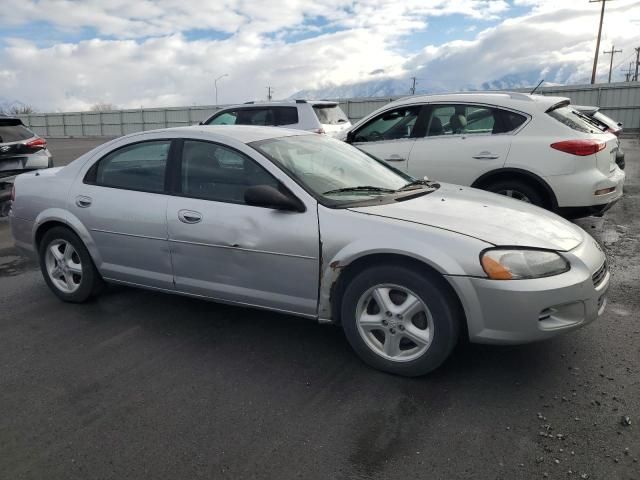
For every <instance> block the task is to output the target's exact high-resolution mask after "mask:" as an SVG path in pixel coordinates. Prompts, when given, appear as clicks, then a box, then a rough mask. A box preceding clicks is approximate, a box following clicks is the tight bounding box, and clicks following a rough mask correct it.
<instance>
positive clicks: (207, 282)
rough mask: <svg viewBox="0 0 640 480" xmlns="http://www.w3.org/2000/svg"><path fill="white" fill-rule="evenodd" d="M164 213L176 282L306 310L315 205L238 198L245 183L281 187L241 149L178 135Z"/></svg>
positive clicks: (314, 258)
mask: <svg viewBox="0 0 640 480" xmlns="http://www.w3.org/2000/svg"><path fill="white" fill-rule="evenodd" d="M178 177H179V179H178V182H177V183H178V185H177V192H176V194H175V195H174V196H172V197H171V198H170V199H169V204H168V209H167V219H168V227H169V242H170V245H171V256H172V259H173V268H174V273H175V284H176V289H177V290H179V291H183V292H186V293H191V294H196V295H202V296H206V297H210V298H215V299H218V300H223V301H230V302H235V303H241V304H248V305H256V306H261V307H267V308H272V309H276V310H280V311H287V312H294V313H298V314H303V315H310V316H314V315H315V314H316V309H317V297H318V281H319V234H318V218H317V208H316V206H315V205H314V206H313V208H307V210H306V211H305V212H302V213H300V212H289V211H280V210H274V209H270V208H262V207H255V206H250V205H246V204H245V202H244V191H245V190H246V189H247V188H248V187H250V186H253V185H271V186H274V187H276V188H282V187H281V185H280V182H279V181H278V180H277V179H276V178H274V177H273V176H272V175H271V174H270V173H268V172H267V171H266V170H265V169H264V168H263V167H261V166H260V165H259V164H258V162H256V161H255V160H253V159H251V158H249V157H248V156H247V155H245V154H243V153H241V152H239V151H237V150H233V149H231V148H229V147H226V146H222V145H219V144H216V143H211V142H206V141H198V140H185V141H184V145H183V148H182V156H181V165H180V168H179V174H178Z"/></svg>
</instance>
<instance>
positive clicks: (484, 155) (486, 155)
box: [472, 150, 500, 160]
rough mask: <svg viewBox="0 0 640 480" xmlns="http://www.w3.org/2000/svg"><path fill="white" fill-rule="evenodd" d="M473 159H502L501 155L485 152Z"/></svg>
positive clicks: (477, 154)
mask: <svg viewBox="0 0 640 480" xmlns="http://www.w3.org/2000/svg"><path fill="white" fill-rule="evenodd" d="M472 158H475V159H478V160H495V159H496V158H500V155H498V154H497V153H491V152H487V151H486V150H485V151H484V152H480V153H476V154H475V155H474V156H473V157H472Z"/></svg>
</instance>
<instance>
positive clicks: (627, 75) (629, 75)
mask: <svg viewBox="0 0 640 480" xmlns="http://www.w3.org/2000/svg"><path fill="white" fill-rule="evenodd" d="M624 76H625V79H624V81H625V82H630V81H631V79H633V62H629V69H628V70H627V71H626V72H624Z"/></svg>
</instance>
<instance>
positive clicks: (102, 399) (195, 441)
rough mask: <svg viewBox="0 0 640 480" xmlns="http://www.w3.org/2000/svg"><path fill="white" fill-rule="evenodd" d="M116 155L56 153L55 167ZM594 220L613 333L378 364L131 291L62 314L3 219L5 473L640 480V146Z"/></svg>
mask: <svg viewBox="0 0 640 480" xmlns="http://www.w3.org/2000/svg"><path fill="white" fill-rule="evenodd" d="M101 141H104V140H102V139H90V140H86V139H83V140H77V139H76V140H52V141H50V143H49V145H50V148H51V150H52V152H53V154H54V156H55V159H56V161H55V163H56V165H62V164H65V163H68V162H69V161H70V160H71V159H73V158H75V157H76V156H78V155H80V154H81V153H82V152H83V151H85V150H87V149H89V148H91V147H92V146H94V145H96V144H98V143H99V142H101ZM624 147H625V150H626V154H627V174H628V177H627V183H626V187H625V189H626V194H625V197H624V198H623V200H622V201H621V202H620V203H619V204H617V205H616V206H615V207H614V208H613V209H612V210H611V211H609V212H608V213H607V214H606V215H605V216H604V217H602V218H595V217H591V218H588V219H584V220H580V221H578V223H579V225H580V226H582V227H583V228H584V229H586V230H587V231H588V232H590V233H591V234H592V235H594V237H595V238H596V239H597V240H598V241H599V242H600V243H601V244H602V245H603V247H604V248H605V250H606V251H607V254H608V255H609V258H610V263H611V269H612V285H611V288H610V291H609V306H608V308H607V310H606V313H605V314H604V316H603V317H601V318H600V319H599V320H598V321H596V322H594V323H592V324H590V325H588V326H586V327H585V328H583V329H580V330H578V331H576V332H573V333H570V334H567V335H565V336H561V337H558V338H555V339H552V340H549V341H545V342H541V343H536V344H531V345H524V346H516V347H492V346H482V345H469V344H465V343H463V344H461V345H460V346H459V347H458V348H457V349H456V351H455V352H454V355H453V356H452V358H451V359H450V360H449V361H447V362H446V363H445V365H444V366H443V367H442V368H440V369H439V370H437V371H436V372H434V373H433V374H431V375H429V376H426V377H423V378H417V379H406V378H401V377H395V376H391V375H388V374H384V373H381V372H378V371H375V370H372V369H370V368H368V367H367V366H365V365H363V364H362V362H360V361H359V360H358V358H357V357H356V356H355V355H354V354H353V353H352V351H351V349H350V348H349V345H348V344H347V342H346V340H345V338H344V336H343V334H342V331H341V330H340V328H338V327H334V326H325V325H318V324H316V323H314V322H311V321H308V320H303V319H299V318H294V317H290V316H285V315H280V314H275V313H268V312H263V311H258V310H252V309H246V308H236V307H231V306H225V305H218V304H215V303H208V302H204V301H199V300H195V299H189V298H182V297H177V296H170V295H165V294H160V293H154V292H149V291H144V290H136V289H132V288H111V289H110V290H109V291H108V292H107V293H106V294H105V295H103V296H101V297H99V298H98V299H97V300H95V301H93V302H91V303H88V304H84V305H71V304H64V303H62V302H60V301H59V300H57V298H56V297H54V295H53V294H52V293H50V292H49V290H48V289H47V287H46V285H45V283H44V281H43V280H42V277H41V274H40V272H39V270H38V268H37V266H36V265H35V264H34V263H32V262H30V261H27V260H25V259H23V258H22V257H19V256H18V255H17V252H16V251H15V249H14V248H13V246H12V243H11V241H10V237H9V226H8V223H7V222H6V219H5V220H0V478H2V479H4V478H6V479H11V480H14V479H42V478H46V479H47V480H54V479H65V480H68V479H83V480H84V479H97V478H100V479H118V480H121V479H125V478H126V479H142V478H149V479H171V480H175V479H192V478H207V479H213V478H215V479H218V478H222V479H227V478H228V479H251V478H255V479H262V478H274V479H289V478H303V479H369V478H373V479H396V478H397V479H409V478H411V479H412V478H424V479H520V478H522V479H530V478H552V479H567V478H569V479H571V478H577V479H579V478H582V479H584V478H590V479H638V478H640V463H639V461H640V362H639V360H640V315H639V313H638V312H639V311H640V285H639V279H640V145H639V142H638V140H625V141H624Z"/></svg>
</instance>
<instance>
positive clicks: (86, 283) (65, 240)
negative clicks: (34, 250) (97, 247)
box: [38, 227, 104, 303]
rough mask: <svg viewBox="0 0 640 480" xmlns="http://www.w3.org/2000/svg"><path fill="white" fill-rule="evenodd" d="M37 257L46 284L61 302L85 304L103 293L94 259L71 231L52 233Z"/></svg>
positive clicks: (47, 234)
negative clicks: (38, 257)
mask: <svg viewBox="0 0 640 480" xmlns="http://www.w3.org/2000/svg"><path fill="white" fill-rule="evenodd" d="M56 251H57V253H55V252H56ZM38 253H39V256H40V270H41V271H42V275H43V276H44V280H45V282H46V283H47V285H48V286H49V288H50V289H51V291H53V293H55V294H56V295H57V296H58V298H60V299H61V300H63V301H65V302H72V303H82V302H85V301H87V300H88V299H89V298H90V297H92V296H93V295H96V294H98V293H99V292H100V291H101V290H102V288H103V286H104V281H103V280H102V278H101V277H100V274H99V273H98V271H97V269H96V267H95V265H94V263H93V260H92V259H91V255H89V252H88V251H87V248H86V247H85V246H84V244H83V243H82V240H80V238H79V237H78V236H77V235H76V234H75V233H73V232H72V231H71V230H69V229H68V228H65V227H54V228H52V229H51V230H49V231H48V232H47V233H46V234H45V235H44V238H43V239H42V241H41V242H40V249H39V252H38Z"/></svg>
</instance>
